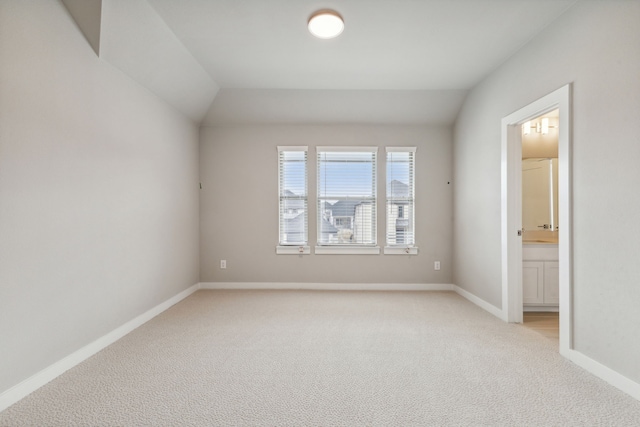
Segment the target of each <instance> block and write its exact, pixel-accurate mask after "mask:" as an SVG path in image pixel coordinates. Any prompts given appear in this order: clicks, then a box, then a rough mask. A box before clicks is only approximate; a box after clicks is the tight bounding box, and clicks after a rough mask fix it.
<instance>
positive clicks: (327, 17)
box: [308, 9, 344, 39]
mask: <svg viewBox="0 0 640 427" xmlns="http://www.w3.org/2000/svg"><path fill="white" fill-rule="evenodd" d="M308 26H309V32H310V33H311V34H313V35H314V36H316V37H318V38H320V39H332V38H334V37H338V36H339V35H340V34H341V33H342V31H343V30H344V21H343V20H342V16H340V14H339V13H338V12H336V11H335V10H329V9H324V10H319V11H317V12H315V13H314V14H313V15H311V17H310V18H309V24H308Z"/></svg>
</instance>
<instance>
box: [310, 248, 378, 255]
mask: <svg viewBox="0 0 640 427" xmlns="http://www.w3.org/2000/svg"><path fill="white" fill-rule="evenodd" d="M315 254H316V255H380V247H379V246H316V248H315Z"/></svg>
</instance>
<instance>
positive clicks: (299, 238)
mask: <svg viewBox="0 0 640 427" xmlns="http://www.w3.org/2000/svg"><path fill="white" fill-rule="evenodd" d="M278 194H279V215H278V218H279V224H280V227H279V229H280V239H279V242H280V243H279V246H278V248H277V250H276V252H277V253H279V254H298V253H303V254H308V253H310V251H309V246H308V240H309V239H308V225H307V224H308V209H307V207H308V206H307V147H278Z"/></svg>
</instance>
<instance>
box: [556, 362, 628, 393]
mask: <svg viewBox="0 0 640 427" xmlns="http://www.w3.org/2000/svg"><path fill="white" fill-rule="evenodd" d="M560 354H562V355H563V356H564V357H566V358H567V359H569V360H571V361H572V362H573V363H575V364H576V365H578V366H580V367H581V368H582V369H584V370H586V371H587V372H589V373H591V374H593V375H595V376H596V377H598V378H600V379H601V380H604V381H606V382H608V383H609V384H611V385H612V386H614V387H615V388H617V389H618V390H621V391H623V392H624V393H627V394H628V395H629V396H631V397H633V398H634V399H637V400H640V384H638V383H637V382H635V381H633V380H631V379H629V378H627V377H625V376H624V375H622V374H620V373H618V372H616V371H614V370H613V369H611V368H608V367H606V366H604V365H603V364H601V363H599V362H596V361H595V360H593V359H591V358H589V357H588V356H585V355H584V354H583V353H580V352H579V351H577V350H565V351H561V352H560Z"/></svg>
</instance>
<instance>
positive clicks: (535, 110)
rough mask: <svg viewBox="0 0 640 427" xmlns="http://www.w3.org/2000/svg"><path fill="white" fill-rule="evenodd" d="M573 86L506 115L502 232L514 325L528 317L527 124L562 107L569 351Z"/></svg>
mask: <svg viewBox="0 0 640 427" xmlns="http://www.w3.org/2000/svg"><path fill="white" fill-rule="evenodd" d="M570 107H571V85H565V86H563V87H561V88H560V89H557V90H556V91H554V92H552V93H550V94H548V95H546V96H544V97H542V98H540V99H538V100H537V101H534V102H533V103H531V104H529V105H527V106H525V107H523V108H521V109H519V110H518V111H515V112H513V113H511V114H510V115H508V116H506V117H504V118H503V119H502V162H501V165H502V171H501V195H502V206H501V222H502V225H501V234H502V240H501V242H502V244H501V246H502V311H503V313H502V314H503V319H504V320H505V321H508V322H511V323H522V321H523V291H522V272H523V270H522V261H523V258H522V255H523V250H522V230H523V226H522V130H521V129H522V125H523V124H524V123H526V122H528V121H531V120H532V119H533V118H535V117H539V116H541V115H544V114H546V113H548V112H550V111H553V110H555V109H558V166H557V167H558V223H559V224H561V225H562V226H561V227H560V228H559V230H558V240H559V241H558V270H559V276H558V281H559V284H558V299H559V313H560V315H559V323H560V328H559V335H560V339H559V348H560V353H561V354H564V355H568V353H569V351H570V350H571V349H572V348H573V340H572V324H571V319H572V318H573V316H572V289H571V288H572V275H571V271H572V265H571V264H572V258H571V181H570V177H571V174H570V172H571V171H570V167H571V149H570V125H571V108H570Z"/></svg>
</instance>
